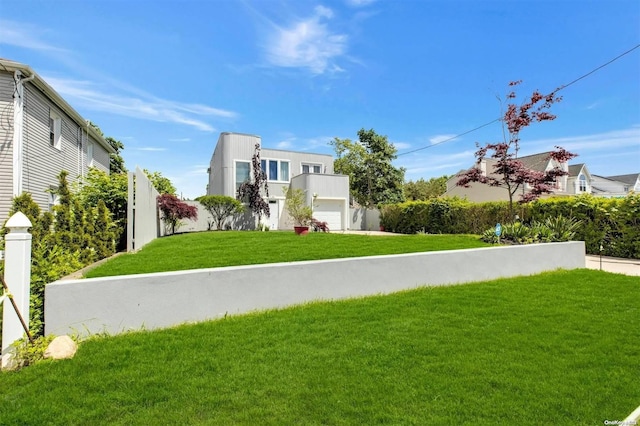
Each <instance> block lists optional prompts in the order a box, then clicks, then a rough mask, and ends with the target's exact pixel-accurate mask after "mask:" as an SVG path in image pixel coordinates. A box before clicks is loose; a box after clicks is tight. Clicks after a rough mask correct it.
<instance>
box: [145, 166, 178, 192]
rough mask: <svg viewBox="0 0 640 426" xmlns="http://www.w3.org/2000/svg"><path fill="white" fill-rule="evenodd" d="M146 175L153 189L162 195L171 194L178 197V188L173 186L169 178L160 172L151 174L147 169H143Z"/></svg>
mask: <svg viewBox="0 0 640 426" xmlns="http://www.w3.org/2000/svg"><path fill="white" fill-rule="evenodd" d="M143 171H144V174H145V175H147V177H148V178H149V180H150V181H151V184H152V185H153V187H154V188H155V189H156V190H157V191H158V193H159V194H160V195H162V194H171V195H176V187H175V186H173V184H172V183H171V180H169V178H167V177H164V176H162V173H160V172H150V171H149V170H147V169H143Z"/></svg>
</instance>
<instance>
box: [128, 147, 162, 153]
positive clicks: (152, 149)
mask: <svg viewBox="0 0 640 426" xmlns="http://www.w3.org/2000/svg"><path fill="white" fill-rule="evenodd" d="M132 149H133V150H134V151H150V152H157V151H166V150H167V148H157V147H153V146H147V147H141V148H132Z"/></svg>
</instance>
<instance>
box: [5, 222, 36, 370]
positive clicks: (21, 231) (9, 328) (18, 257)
mask: <svg viewBox="0 0 640 426" xmlns="http://www.w3.org/2000/svg"><path fill="white" fill-rule="evenodd" d="M5 227H6V228H8V229H9V233H8V234H7V235H6V236H5V249H4V253H5V256H4V278H5V282H6V283H7V286H8V287H9V291H10V292H11V295H12V296H13V300H14V301H15V303H16V306H17V307H18V310H19V311H20V314H21V315H22V317H23V318H24V319H25V322H26V323H27V325H28V323H29V290H30V288H29V287H30V284H31V234H30V233H29V231H28V229H29V228H30V227H31V221H30V220H29V218H27V217H26V216H25V215H24V214H23V213H21V212H18V213H16V214H14V215H13V216H11V217H10V218H9V220H8V221H7V223H6V225H5ZM2 311H3V316H2V368H3V369H4V368H10V367H11V366H12V357H13V348H12V345H13V343H15V341H16V340H18V339H21V338H22V337H23V336H24V329H23V327H22V323H21V322H20V319H19V317H18V315H17V314H16V312H15V310H14V309H13V306H11V303H10V302H9V301H8V300H5V302H4V306H3V309H2Z"/></svg>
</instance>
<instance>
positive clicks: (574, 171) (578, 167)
mask: <svg viewBox="0 0 640 426" xmlns="http://www.w3.org/2000/svg"><path fill="white" fill-rule="evenodd" d="M583 170H584V172H585V173H586V174H587V175H588V176H587V177H590V176H591V174H590V173H589V171H588V170H586V165H585V164H584V163H580V164H572V165H570V166H569V170H568V172H569V177H578V175H579V174H580V173H581V172H582V171H583Z"/></svg>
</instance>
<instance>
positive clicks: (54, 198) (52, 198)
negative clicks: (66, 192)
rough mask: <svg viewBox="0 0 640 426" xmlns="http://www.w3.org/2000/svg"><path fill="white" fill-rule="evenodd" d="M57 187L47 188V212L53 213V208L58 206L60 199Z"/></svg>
mask: <svg viewBox="0 0 640 426" xmlns="http://www.w3.org/2000/svg"><path fill="white" fill-rule="evenodd" d="M57 191H58V187H57V186H51V187H49V191H47V192H49V212H53V208H54V207H55V206H57V205H58V204H60V199H59V197H58V193H57Z"/></svg>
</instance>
